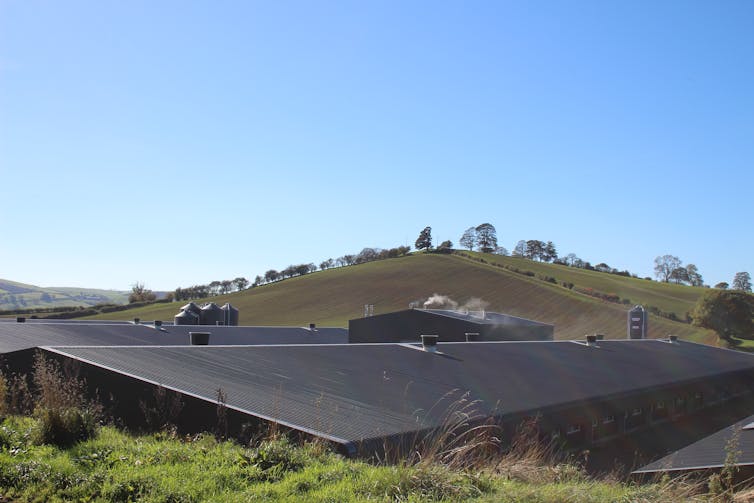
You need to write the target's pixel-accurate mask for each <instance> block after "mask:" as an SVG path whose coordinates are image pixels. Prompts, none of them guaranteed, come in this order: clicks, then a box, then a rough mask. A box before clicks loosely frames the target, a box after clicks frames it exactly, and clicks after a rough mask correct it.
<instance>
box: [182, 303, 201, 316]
mask: <svg viewBox="0 0 754 503" xmlns="http://www.w3.org/2000/svg"><path fill="white" fill-rule="evenodd" d="M181 311H191V312H192V313H194V314H195V315H197V316H199V315H200V314H201V312H202V308H201V307H199V306H197V305H196V304H195V303H193V302H189V303H188V304H186V305H185V306H183V307H181Z"/></svg>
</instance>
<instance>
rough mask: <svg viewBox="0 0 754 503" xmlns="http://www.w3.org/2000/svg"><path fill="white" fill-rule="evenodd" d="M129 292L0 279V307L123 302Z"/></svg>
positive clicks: (62, 305)
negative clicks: (42, 284) (50, 285)
mask: <svg viewBox="0 0 754 503" xmlns="http://www.w3.org/2000/svg"><path fill="white" fill-rule="evenodd" d="M128 294H129V292H121V291H117V290H98V289H95V288H70V287H50V288H42V287H39V286H34V285H27V284H24V283H18V282H16V281H10V280H7V279H0V310H2V311H8V310H13V309H35V308H51V307H71V306H93V305H95V304H103V303H111V304H125V303H127V302H128Z"/></svg>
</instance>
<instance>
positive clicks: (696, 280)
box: [686, 264, 704, 286]
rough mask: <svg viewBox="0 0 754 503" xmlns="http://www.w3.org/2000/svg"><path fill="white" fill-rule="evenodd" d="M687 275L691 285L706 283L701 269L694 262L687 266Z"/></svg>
mask: <svg viewBox="0 0 754 503" xmlns="http://www.w3.org/2000/svg"><path fill="white" fill-rule="evenodd" d="M686 275H687V276H688V282H689V284H690V285H691V286H702V285H704V279H703V278H702V275H701V274H700V273H699V269H697V267H696V266H695V265H694V264H689V265H687V266H686Z"/></svg>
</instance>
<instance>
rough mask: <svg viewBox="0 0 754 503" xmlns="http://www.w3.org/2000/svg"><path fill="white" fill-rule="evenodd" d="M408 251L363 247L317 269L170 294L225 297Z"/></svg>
mask: <svg viewBox="0 0 754 503" xmlns="http://www.w3.org/2000/svg"><path fill="white" fill-rule="evenodd" d="M410 251H411V248H410V247H408V246H398V247H395V248H389V249H382V248H364V249H362V250H361V251H360V252H359V253H356V254H346V255H343V256H342V257H338V258H336V259H332V258H329V259H327V260H323V261H322V262H320V264H319V266H317V265H316V264H314V263H313V262H312V263H308V264H297V265H289V266H288V267H286V268H285V269H282V270H280V271H278V270H276V269H269V270H267V271H266V272H265V273H264V274H260V275H257V277H256V278H255V279H254V282H253V283H251V285H249V281H248V280H247V279H246V278H243V277H239V278H236V279H234V280H224V281H213V282H211V283H209V284H208V285H193V286H189V287H178V288H176V289H175V291H174V292H173V298H174V299H175V300H179V301H182V300H192V299H203V298H205V297H210V296H213V295H225V294H228V293H232V292H240V291H242V290H246V289H247V288H256V287H258V286H262V285H266V284H268V283H275V282H277V281H281V280H284V279H288V278H295V277H297V276H304V275H306V274H310V273H313V272H316V271H318V270H320V271H324V270H327V269H332V268H334V267H346V266H351V265H357V264H364V263H366V262H373V261H375V260H384V259H388V258H397V257H402V256H404V255H407V254H408V253H409V252H410Z"/></svg>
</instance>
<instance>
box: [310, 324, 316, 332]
mask: <svg viewBox="0 0 754 503" xmlns="http://www.w3.org/2000/svg"><path fill="white" fill-rule="evenodd" d="M309 330H311V331H312V332H314V331H315V330H317V324H316V323H309Z"/></svg>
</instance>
